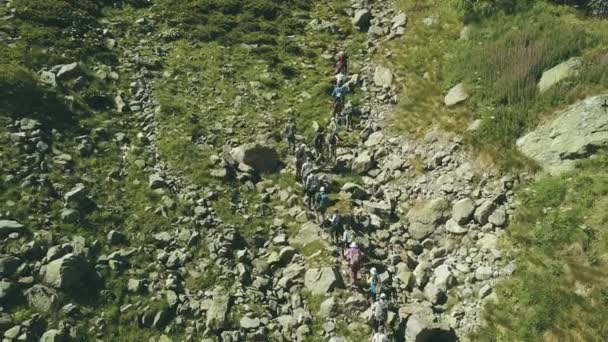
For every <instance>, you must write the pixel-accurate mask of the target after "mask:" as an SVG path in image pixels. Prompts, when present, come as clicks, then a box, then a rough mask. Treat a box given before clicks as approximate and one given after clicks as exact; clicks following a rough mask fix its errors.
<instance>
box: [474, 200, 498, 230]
mask: <svg viewBox="0 0 608 342" xmlns="http://www.w3.org/2000/svg"><path fill="white" fill-rule="evenodd" d="M494 208H496V205H495V204H494V203H493V202H491V201H485V202H483V203H482V204H481V205H480V206H479V207H478V208H477V210H475V215H474V216H475V221H477V223H479V224H481V225H484V224H486V223H488V218H489V217H490V215H492V213H493V212H494Z"/></svg>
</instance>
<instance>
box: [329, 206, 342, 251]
mask: <svg viewBox="0 0 608 342" xmlns="http://www.w3.org/2000/svg"><path fill="white" fill-rule="evenodd" d="M341 228H342V216H341V215H340V212H339V211H338V209H335V210H334V214H333V215H332V216H331V218H330V219H329V236H330V237H331V242H332V243H333V244H336V245H337V244H338V243H339V242H340V229H341Z"/></svg>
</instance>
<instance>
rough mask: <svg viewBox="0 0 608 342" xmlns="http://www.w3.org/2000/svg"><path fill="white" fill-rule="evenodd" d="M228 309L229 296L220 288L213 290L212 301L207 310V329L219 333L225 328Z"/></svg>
mask: <svg viewBox="0 0 608 342" xmlns="http://www.w3.org/2000/svg"><path fill="white" fill-rule="evenodd" d="M229 307H230V294H229V293H228V291H227V290H226V289H224V288H222V287H216V288H215V289H214V290H213V301H212V302H211V306H210V307H209V310H207V322H206V326H207V328H208V329H211V330H213V331H219V330H222V329H224V328H225V327H226V320H227V316H228V309H229Z"/></svg>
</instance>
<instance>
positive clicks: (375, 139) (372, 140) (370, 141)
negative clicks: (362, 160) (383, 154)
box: [365, 131, 384, 147]
mask: <svg viewBox="0 0 608 342" xmlns="http://www.w3.org/2000/svg"><path fill="white" fill-rule="evenodd" d="M383 139H384V133H382V131H376V132H374V133H372V134H370V135H369V137H367V140H366V141H365V146H366V147H375V146H378V145H379V144H380V143H381V142H382V140H383Z"/></svg>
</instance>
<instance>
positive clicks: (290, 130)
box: [285, 119, 296, 153]
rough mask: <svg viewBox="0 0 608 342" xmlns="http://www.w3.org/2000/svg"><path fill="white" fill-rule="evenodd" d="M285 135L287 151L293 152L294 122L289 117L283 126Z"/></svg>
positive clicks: (294, 142) (294, 139) (294, 145)
mask: <svg viewBox="0 0 608 342" xmlns="http://www.w3.org/2000/svg"><path fill="white" fill-rule="evenodd" d="M285 137H286V138H287V148H288V149H289V153H294V152H295V149H296V122H295V121H294V119H289V121H288V122H287V126H286V127H285Z"/></svg>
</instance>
